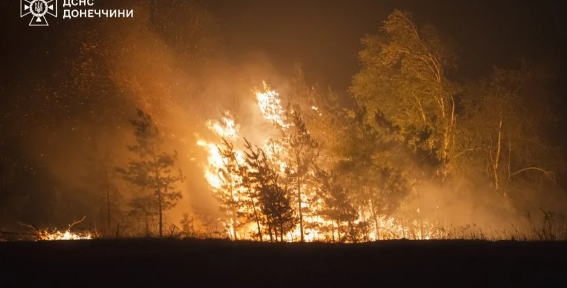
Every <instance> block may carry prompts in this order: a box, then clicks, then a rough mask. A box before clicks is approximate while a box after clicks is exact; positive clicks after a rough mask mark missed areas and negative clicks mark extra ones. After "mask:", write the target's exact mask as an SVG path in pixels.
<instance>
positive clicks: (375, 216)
mask: <svg viewBox="0 0 567 288" xmlns="http://www.w3.org/2000/svg"><path fill="white" fill-rule="evenodd" d="M370 210H371V211H372V218H373V219H374V235H376V240H379V239H380V225H379V224H378V215H376V211H375V209H374V201H372V198H370Z"/></svg>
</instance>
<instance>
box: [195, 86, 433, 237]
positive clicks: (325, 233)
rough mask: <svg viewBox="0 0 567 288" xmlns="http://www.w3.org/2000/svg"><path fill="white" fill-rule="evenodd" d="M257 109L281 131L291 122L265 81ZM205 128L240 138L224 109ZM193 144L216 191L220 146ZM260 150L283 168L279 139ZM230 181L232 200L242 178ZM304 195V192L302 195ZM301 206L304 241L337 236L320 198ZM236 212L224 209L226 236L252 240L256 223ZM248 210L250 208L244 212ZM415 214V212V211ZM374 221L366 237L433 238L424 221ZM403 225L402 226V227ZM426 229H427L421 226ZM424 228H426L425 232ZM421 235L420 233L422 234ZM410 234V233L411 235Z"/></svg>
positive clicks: (238, 152) (364, 216) (202, 142)
mask: <svg viewBox="0 0 567 288" xmlns="http://www.w3.org/2000/svg"><path fill="white" fill-rule="evenodd" d="M255 94H256V98H257V103H258V108H259V110H260V112H261V113H262V115H263V118H264V119H265V120H266V121H268V122H270V123H272V124H274V125H276V126H277V127H279V128H281V129H282V130H284V131H285V130H287V129H288V128H290V127H291V124H289V123H287V119H286V115H285V110H284V109H283V108H282V106H281V99H280V96H279V94H278V93H277V92H276V91H274V90H271V89H270V88H269V87H268V85H266V83H264V91H255ZM311 109H312V110H313V111H316V112H317V114H319V115H322V114H321V111H320V110H319V109H318V108H317V107H316V106H312V107H311ZM207 127H208V128H209V129H210V130H211V131H212V132H213V133H214V134H215V135H217V136H218V138H219V139H220V138H224V139H226V140H231V141H233V143H235V142H237V141H238V140H239V139H240V137H241V136H240V135H239V128H240V127H239V125H238V124H236V122H235V120H234V118H233V117H232V116H231V114H230V113H229V112H226V113H225V114H224V116H223V117H222V118H221V119H220V121H213V120H209V121H207ZM197 144H198V145H199V146H201V147H203V148H204V149H206V150H207V152H208V158H207V160H208V163H207V165H205V167H204V176H205V178H206V179H207V181H208V183H209V185H210V187H211V190H212V191H213V192H215V193H216V191H218V190H219V189H221V186H222V180H221V178H220V176H219V174H218V171H219V169H221V168H222V167H224V165H225V163H224V162H223V161H225V160H224V159H223V157H222V156H221V153H220V150H219V147H220V146H219V145H222V143H220V141H218V140H217V141H215V142H208V141H205V140H202V139H201V140H199V141H198V142H197ZM234 150H235V154H236V156H237V157H236V161H237V163H238V164H239V165H244V166H245V160H244V152H243V151H242V150H239V149H237V148H236V147H235V148H234ZM263 150H264V151H265V152H266V156H267V157H268V158H269V160H270V161H271V162H272V163H274V164H275V165H277V167H279V168H280V169H279V171H280V173H282V174H283V173H284V171H285V170H286V168H287V166H286V159H287V158H286V157H287V155H285V149H284V147H283V146H282V142H280V141H279V140H277V139H272V138H270V137H266V139H264V145H263ZM230 178H231V179H232V181H234V183H232V184H234V187H235V188H234V191H233V194H232V199H233V200H234V201H239V199H240V197H241V196H242V195H244V193H245V191H243V190H242V188H238V184H239V183H240V182H239V181H242V179H240V178H239V176H238V175H236V174H235V175H231V177H230ZM302 189H303V190H304V191H305V190H308V189H316V187H308V186H307V185H306V184H304V185H303V187H302ZM303 196H304V197H306V196H305V195H303ZM242 206H243V207H241V208H239V209H242V210H246V209H251V208H247V207H246V206H245V205H242ZM302 207H303V208H304V209H309V210H311V211H314V212H313V213H310V214H309V215H304V219H303V221H304V229H303V230H304V239H305V241H325V240H330V239H338V238H340V237H339V236H340V235H339V232H337V231H338V229H337V225H336V223H333V222H332V221H326V220H324V219H322V218H321V217H320V216H319V215H320V214H321V213H320V212H321V211H322V209H323V201H322V200H321V199H318V200H316V201H313V199H306V198H304V199H302ZM237 212H238V211H232V212H230V211H229V212H227V217H226V219H225V220H224V222H223V224H224V226H225V228H226V232H227V234H228V235H230V236H231V238H233V239H243V238H248V239H253V237H251V236H249V235H253V234H255V233H256V229H257V227H256V224H252V223H249V224H247V225H240V220H239V219H238V217H236V216H235V215H236V214H237ZM247 212H251V211H247ZM359 213H360V215H359V216H360V217H359V220H357V221H355V223H354V224H355V225H357V224H358V223H359V222H361V221H362V220H360V219H369V218H370V217H371V216H370V215H369V214H370V212H369V211H366V210H364V209H361V210H360V211H359ZM418 213H419V212H418ZM374 219H375V220H376V221H375V222H376V225H375V227H373V229H370V230H371V231H372V232H369V233H368V238H369V239H367V240H370V241H373V240H378V239H394V238H414V239H430V238H433V237H434V233H433V232H431V231H434V229H431V228H432V226H431V225H430V224H429V223H428V222H426V221H421V223H418V222H417V221H412V223H405V225H403V223H401V222H400V221H398V220H397V219H395V218H393V217H375V218H374ZM410 226H413V227H418V226H421V229H418V230H416V229H412V230H411V231H410V229H409V228H408V227H410ZM404 227H405V228H404ZM424 228H427V229H424ZM425 231H430V232H429V233H426V232H425ZM422 234H423V235H422ZM410 235H413V237H411V236H410ZM264 238H265V240H269V236H267V235H264ZM285 239H287V241H289V242H293V241H298V240H299V239H300V229H299V227H296V228H295V229H293V230H292V231H291V232H289V233H287V235H285Z"/></svg>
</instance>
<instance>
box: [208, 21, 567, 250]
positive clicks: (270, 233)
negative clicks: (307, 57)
mask: <svg viewBox="0 0 567 288" xmlns="http://www.w3.org/2000/svg"><path fill="white" fill-rule="evenodd" d="M380 32H381V33H380V34H378V35H369V36H366V37H365V38H364V39H363V40H362V41H363V43H364V45H365V48H364V50H363V51H361V52H360V54H359V59H360V62H361V64H362V69H361V71H360V72H359V73H358V74H356V75H355V76H354V78H353V84H352V87H351V89H350V94H351V96H352V99H351V100H352V102H354V105H353V106H354V107H352V108H348V109H347V108H345V107H342V105H340V104H339V101H338V97H337V95H336V94H335V93H334V92H333V91H331V90H325V89H321V88H320V87H311V86H309V85H307V84H306V83H305V80H304V75H303V72H302V71H301V68H300V67H297V69H296V74H295V76H294V77H293V79H291V81H290V82H291V84H292V85H291V86H292V88H291V89H290V91H289V92H288V93H287V94H286V95H283V96H284V97H283V98H284V100H286V101H287V103H289V105H288V106H287V107H286V108H285V109H284V110H285V113H284V114H285V117H281V118H283V119H284V120H283V122H282V121H278V122H276V121H274V125H275V126H276V127H277V128H278V129H279V130H280V132H281V133H280V134H281V137H280V138H278V139H270V141H271V142H270V143H272V144H274V145H264V144H263V143H258V144H261V145H264V146H263V147H261V148H259V147H254V146H252V144H250V143H248V142H247V141H246V144H245V149H244V154H245V156H244V157H243V158H244V160H243V161H238V160H237V159H238V156H237V155H238V151H236V150H235V148H234V145H233V143H230V142H229V141H227V140H226V139H223V141H224V142H223V143H224V144H222V145H221V146H220V147H219V150H220V151H221V155H222V157H223V159H224V162H223V163H225V164H224V165H223V167H221V168H220V169H218V173H219V178H220V179H221V180H222V185H221V186H220V187H217V189H215V195H217V198H218V200H219V203H220V206H221V211H222V212H223V213H224V215H225V219H224V220H223V223H225V225H226V227H227V231H228V232H227V233H228V234H229V235H230V236H231V237H232V238H233V239H238V238H239V237H240V238H252V239H260V240H270V241H304V240H306V239H307V238H308V239H307V240H319V241H351V242H357V241H365V240H372V239H384V238H415V239H427V238H434V237H440V238H442V237H465V235H464V234H466V233H473V232H470V230H468V231H469V232H466V233H465V232H464V231H465V230H466V229H467V228H466V227H469V228H470V226H469V225H473V224H475V225H476V224H478V225H479V226H478V227H476V228H477V229H479V230H483V229H496V230H498V231H501V232H502V231H503V230H502V229H507V228H508V229H509V228H511V227H513V225H520V226H521V225H527V226H521V228H518V226H516V228H514V229H516V230H515V231H516V232H518V231H519V230H518V229H520V230H521V231H522V232H521V233H524V232H525V233H528V230H529V229H532V228H533V226H529V225H534V224H533V222H529V221H524V222H522V221H523V220H533V219H529V215H535V214H534V211H535V212H540V210H541V211H547V210H553V209H560V207H562V206H561V205H563V204H564V202H562V203H561V201H559V202H558V201H557V199H562V200H563V191H562V190H561V189H560V188H559V187H558V185H557V182H556V175H557V173H561V172H563V168H564V163H563V161H562V156H561V155H560V154H559V151H558V150H557V149H556V148H555V147H553V146H552V144H551V143H550V142H549V137H548V136H549V131H550V129H549V128H550V127H552V126H553V124H554V122H555V121H557V118H556V117H555V116H554V114H553V112H552V110H553V109H552V107H553V105H554V103H555V102H554V101H555V100H556V98H555V97H554V95H553V93H552V92H551V90H550V89H551V87H552V83H553V80H554V79H553V77H552V74H551V71H548V70H546V67H545V66H542V65H538V64H537V63H532V62H529V61H519V63H518V66H517V67H514V68H510V69H503V68H494V70H493V73H492V74H490V75H488V76H486V77H484V78H482V79H479V80H477V81H473V82H470V81H469V82H466V83H463V82H459V81H457V80H456V79H454V78H452V77H450V75H451V74H452V72H454V70H455V69H457V67H458V66H457V64H458V62H457V60H458V55H457V54H456V52H455V50H453V47H452V46H451V45H450V44H449V43H450V42H446V41H444V38H443V37H441V36H440V34H439V32H438V31H437V30H436V29H435V27H433V26H431V25H423V26H418V25H417V24H416V23H414V22H413V21H412V19H411V14H410V13H407V12H401V11H394V12H393V13H392V14H391V15H389V17H388V18H387V19H386V21H385V22H384V25H383V27H382V29H381V31H380ZM243 137H246V135H243ZM270 147H272V148H274V147H275V148H277V149H275V150H274V151H268V150H270V149H271V148H270ZM276 150H277V151H276ZM267 154H268V155H270V157H267V156H266V155H267ZM282 167H285V168H282ZM546 200H547V202H546ZM556 204H559V205H556ZM530 213H531V214H530ZM467 214H468V215H469V216H467ZM544 214H545V215H546V216H545V217H547V218H546V219H548V218H549V217H548V216H549V215H550V214H549V213H547V212H546V213H544ZM470 215H472V216H470ZM475 215H476V216H475ZM526 215H528V217H524V216H526ZM538 215H542V214H538ZM477 216H478V218H475V217H477ZM518 220H522V221H518ZM538 220H539V219H538ZM548 220H549V219H548ZM530 223H531V224H530ZM466 224H468V225H467V226H464V225H466ZM489 224H491V225H492V226H490V227H489V226H488V225H489ZM459 225H460V228H458V227H457V226H459ZM529 227H531V228H529ZM459 229H460V230H459ZM523 229H528V230H523ZM456 230H459V231H461V232H460V234H459V233H457V232H456ZM475 233H477V232H475ZM485 233H489V232H485ZM518 233H519V232H518ZM457 234H458V235H457ZM459 235H461V236H459ZM503 235H504V234H502V235H500V237H506V236H503ZM525 235H527V234H525Z"/></svg>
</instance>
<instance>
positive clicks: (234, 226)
mask: <svg viewBox="0 0 567 288" xmlns="http://www.w3.org/2000/svg"><path fill="white" fill-rule="evenodd" d="M255 94H256V96H257V103H258V108H259V110H260V111H261V113H262V115H263V117H264V119H265V120H266V121H268V122H271V123H272V124H273V125H274V126H276V128H278V130H280V131H281V132H282V134H283V136H282V138H281V139H274V138H271V137H265V139H264V141H263V146H262V148H259V147H256V150H254V148H253V147H252V144H250V143H249V142H248V141H247V140H245V139H243V138H242V137H241V136H240V134H239V132H240V126H239V125H238V124H237V123H235V120H234V118H233V117H232V116H231V114H230V113H229V112H226V113H225V114H224V117H223V118H222V119H221V120H220V121H213V120H209V121H207V127H208V128H209V129H210V130H211V131H212V132H213V133H214V134H215V135H216V136H217V137H219V138H220V141H217V142H216V143H212V142H208V141H205V140H199V141H198V142H197V145H198V146H201V147H203V148H204V149H205V150H207V152H208V158H207V159H208V163H207V165H205V169H204V175H205V178H206V180H207V181H208V183H209V185H210V187H211V189H212V190H213V193H214V196H215V198H216V199H217V200H218V201H219V204H220V206H221V211H222V212H223V213H224V215H225V217H224V220H223V225H224V226H225V228H226V233H227V234H228V235H229V236H230V238H231V239H235V240H236V239H252V240H254V239H255V240H260V239H261V240H263V241H270V240H272V241H273V240H274V238H275V239H276V240H277V241H287V242H295V241H300V240H303V241H306V242H312V241H345V242H356V241H374V240H379V239H396V238H413V239H423V240H427V239H430V238H432V237H433V236H434V233H430V232H425V231H426V230H427V231H432V227H431V225H429V224H428V222H427V221H423V220H422V221H421V223H418V222H417V220H415V221H413V222H412V223H406V224H405V226H404V225H402V222H401V221H398V220H396V219H395V218H393V217H385V216H376V217H375V222H376V223H375V225H374V227H372V228H370V227H368V225H367V221H363V219H368V218H370V217H371V216H368V215H366V214H371V213H370V212H369V211H367V209H364V208H360V209H358V211H353V212H352V213H353V214H355V215H353V217H352V218H351V219H350V220H347V221H344V222H347V223H340V222H342V221H333V220H332V219H329V217H324V216H325V215H327V214H326V213H327V211H326V207H325V201H324V199H323V197H322V196H320V195H319V194H321V193H323V194H324V193H328V191H322V190H324V189H333V188H330V187H321V185H319V184H318V183H317V182H316V181H314V180H310V181H303V182H304V183H302V184H301V186H300V187H301V189H298V190H300V191H305V192H303V194H302V195H300V197H301V198H296V199H294V198H295V197H297V196H296V195H294V194H295V193H294V192H295V191H293V190H294V189H295V188H294V183H292V182H293V181H292V179H293V178H294V177H296V176H295V175H298V173H297V172H296V171H294V167H293V165H292V164H291V163H292V161H293V154H292V151H291V150H290V146H291V145H294V144H293V143H292V144H291V145H290V143H289V136H287V133H288V130H290V129H291V128H293V127H294V126H296V125H301V124H298V123H294V122H293V121H290V118H291V117H289V116H290V115H296V114H294V112H293V111H286V110H285V109H284V108H282V106H281V104H280V103H281V99H280V96H279V93H277V92H276V91H274V90H271V89H270V88H269V87H268V86H267V85H266V84H265V83H264V91H256V92H255ZM309 108H311V110H312V111H315V113H317V114H318V115H320V116H321V115H323V114H322V112H321V111H320V109H318V108H317V107H316V106H310V107H309ZM290 133H293V132H290ZM305 133H306V134H309V131H305ZM286 136H287V137H288V139H287V143H286V139H285V138H286ZM243 142H244V143H243ZM234 143H236V144H242V143H243V144H244V145H243V146H244V148H245V149H246V152H245V151H244V150H241V149H237V148H235V144H234ZM262 156H263V157H265V159H264V160H265V164H266V165H267V166H266V167H258V166H257V165H256V166H255V165H254V164H253V163H252V162H254V161H258V158H261V157H262ZM268 166H269V167H272V168H273V171H274V174H275V179H276V180H274V181H275V182H276V185H281V186H282V187H284V188H283V190H284V193H283V194H285V195H281V197H284V198H285V199H286V201H284V204H282V203H278V205H284V206H285V205H293V207H298V206H299V205H301V211H302V213H301V215H299V212H298V211H295V209H292V208H291V206H290V207H289V208H290V211H293V212H292V213H293V216H288V217H290V219H289V220H288V222H287V223H283V224H282V223H279V224H280V227H279V228H277V227H270V226H271V225H272V224H270V223H269V222H270V221H269V219H268V218H269V217H271V216H270V215H266V213H269V212H266V211H269V210H270V209H269V208H268V207H266V206H269V205H270V204H266V203H265V201H266V200H265V199H263V198H262V196H261V194H262V193H263V190H262V189H263V188H262V187H261V186H262V185H260V184H259V183H258V181H259V180H257V181H252V180H251V178H254V177H258V176H257V175H258V174H260V173H261V172H260V171H259V170H261V169H268V168H267V167H268ZM296 169H297V168H296ZM299 169H304V168H303V167H300V168H299ZM314 178H316V175H315V172H314V171H310V172H309V173H306V174H305V175H303V176H302V179H314ZM296 185H297V183H296ZM300 193H301V192H300ZM299 199H301V200H299ZM299 202H300V203H299ZM288 203H289V204H288ZM296 205H297V206H296ZM297 210H298V209H297ZM304 211H305V212H304ZM307 211H309V212H307ZM280 216H281V215H280ZM275 217H276V218H277V217H278V216H275ZM298 217H301V220H300V221H301V224H300V225H298V223H297V219H298ZM292 219H293V220H292ZM254 222H255V223H254ZM283 225H288V227H287V229H286V228H283ZM417 226H420V228H421V229H419V231H416V230H415V229H412V228H411V227H417ZM278 229H279V231H278ZM362 230H366V232H364V235H365V236H364V237H360V235H350V236H348V234H349V233H350V234H356V233H358V234H360V233H361V232H360V231H362ZM278 234H279V236H278ZM278 237H279V240H278ZM341 239H342V240H341Z"/></svg>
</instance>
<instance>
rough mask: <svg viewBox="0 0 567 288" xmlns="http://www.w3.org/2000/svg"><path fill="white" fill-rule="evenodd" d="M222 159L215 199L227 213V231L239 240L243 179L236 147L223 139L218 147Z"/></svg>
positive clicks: (222, 210)
mask: <svg viewBox="0 0 567 288" xmlns="http://www.w3.org/2000/svg"><path fill="white" fill-rule="evenodd" d="M217 149H218V151H219V155H220V156H221V158H222V166H221V167H218V171H217V175H218V177H219V180H220V185H219V187H218V188H217V189H215V197H216V198H217V199H218V200H219V202H220V204H221V205H220V209H221V212H223V213H225V214H226V216H227V218H228V219H227V220H228V225H227V226H228V227H227V229H228V230H229V231H231V232H230V233H232V238H233V239H234V240H238V233H237V229H238V228H239V226H240V224H239V223H240V221H239V218H240V217H239V216H240V214H241V213H240V211H241V206H242V203H241V201H240V200H242V198H243V196H244V195H242V194H243V191H242V178H241V177H240V175H239V173H240V170H241V169H240V163H239V162H238V160H237V154H236V150H235V149H234V145H233V144H232V143H229V142H228V141H227V140H226V139H224V138H222V145H219V146H217Z"/></svg>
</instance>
